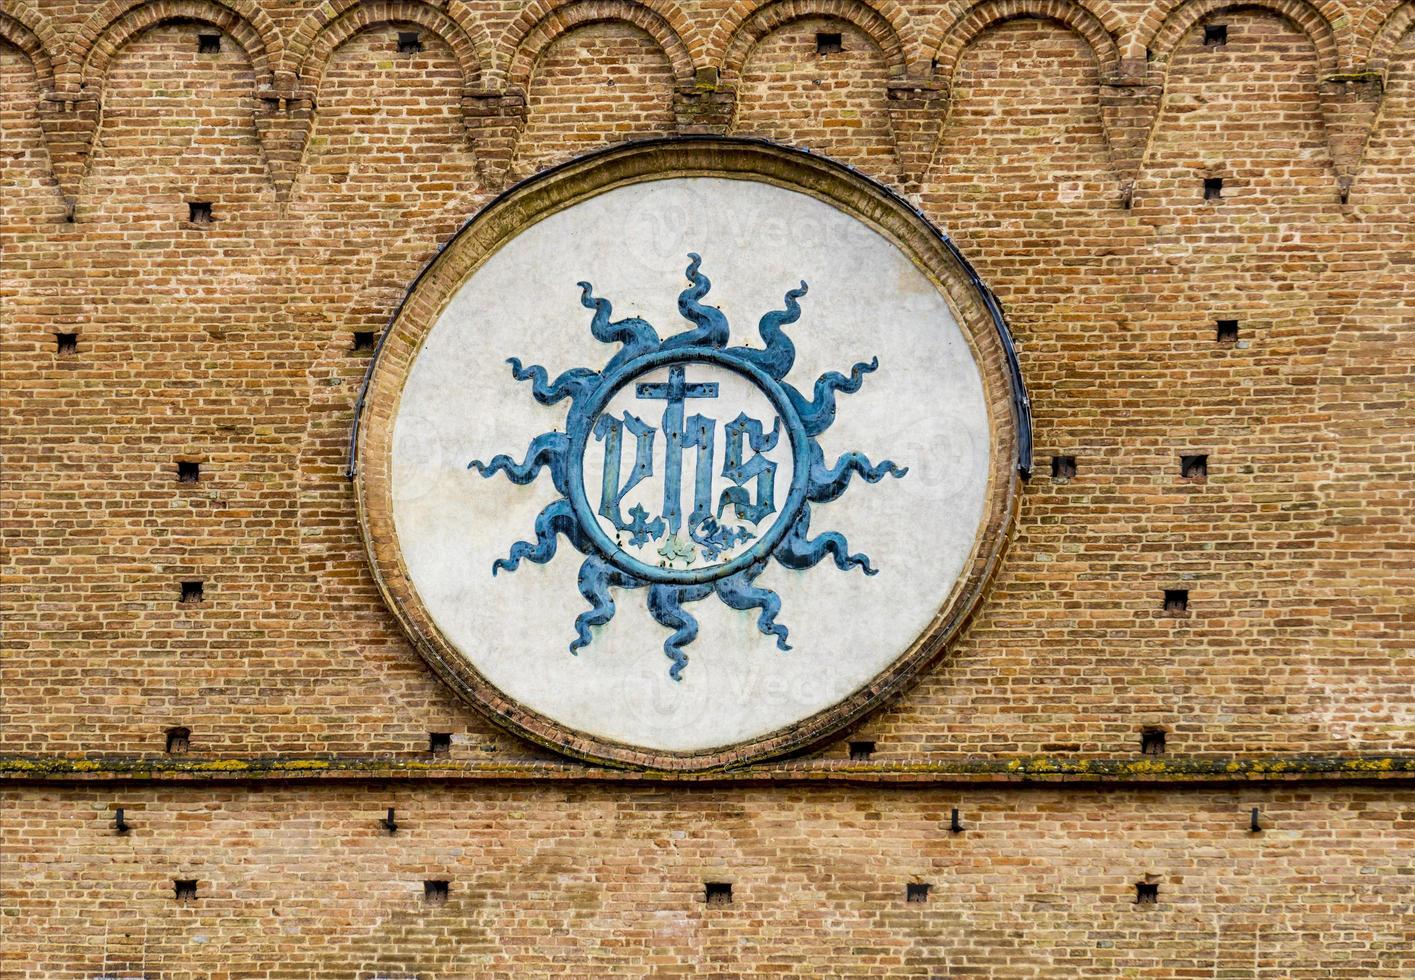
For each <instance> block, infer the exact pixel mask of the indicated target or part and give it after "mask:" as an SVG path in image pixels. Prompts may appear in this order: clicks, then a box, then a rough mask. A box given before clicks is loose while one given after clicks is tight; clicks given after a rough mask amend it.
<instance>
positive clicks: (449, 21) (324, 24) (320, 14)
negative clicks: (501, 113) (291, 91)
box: [279, 0, 495, 91]
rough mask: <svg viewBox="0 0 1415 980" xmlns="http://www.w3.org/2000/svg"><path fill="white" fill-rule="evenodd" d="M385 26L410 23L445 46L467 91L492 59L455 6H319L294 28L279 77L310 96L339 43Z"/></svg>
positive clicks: (402, 2) (387, 0)
mask: <svg viewBox="0 0 1415 980" xmlns="http://www.w3.org/2000/svg"><path fill="white" fill-rule="evenodd" d="M389 23H401V24H416V25H418V26H420V27H425V28H427V29H428V30H429V31H432V32H433V33H434V34H436V35H437V36H438V37H440V38H442V40H444V41H446V42H447V44H448V46H449V47H450V48H451V49H452V51H453V53H454V54H455V55H456V56H457V63H458V64H459V65H461V67H462V75H463V78H464V80H465V83H466V85H467V86H468V87H472V86H475V85H477V84H479V83H480V82H481V80H482V74H483V72H484V71H486V70H487V69H488V68H489V67H490V65H491V64H492V62H493V60H494V57H495V54H494V49H493V48H492V44H491V37H490V35H488V34H487V33H486V31H485V29H484V28H483V27H482V26H481V24H480V23H479V22H478V21H477V20H476V19H475V18H474V17H472V16H471V15H470V13H469V12H468V11H467V9H466V8H465V6H464V5H462V4H460V3H451V4H447V5H446V7H445V8H443V9H439V8H438V7H435V6H433V5H432V4H430V3H426V2H423V0H375V2H372V3H365V2H361V0H340V2H338V3H326V4H324V5H323V6H321V7H319V8H318V9H316V10H315V11H314V12H313V13H312V14H310V15H309V16H308V17H306V18H305V20H304V21H303V22H301V24H300V26H299V27H298V28H296V29H295V32H294V35H293V37H292V38H291V41H290V47H289V50H288V51H287V53H286V56H285V59H284V61H283V63H282V65H281V66H280V68H279V73H280V74H281V75H282V76H283V75H288V76H290V77H293V78H297V79H298V80H299V82H300V84H302V85H305V86H307V87H308V88H309V89H310V90H311V91H313V90H315V89H317V88H318V87H319V80H320V78H321V77H322V76H323V73H324V66H325V64H326V63H327V62H328V60H329V58H330V56H331V55H332V54H333V52H334V51H335V49H337V48H338V47H339V45H340V44H342V43H343V42H344V41H345V40H347V39H348V38H350V37H352V36H353V35H354V34H357V33H358V32H359V31H362V30H365V29H367V28H369V27H372V26H374V25H376V24H389Z"/></svg>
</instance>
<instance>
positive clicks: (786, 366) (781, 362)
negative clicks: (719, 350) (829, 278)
mask: <svg viewBox="0 0 1415 980" xmlns="http://www.w3.org/2000/svg"><path fill="white" fill-rule="evenodd" d="M807 289H808V287H807V286H806V282H805V280H804V279H803V280H802V281H801V288H800V289H793V290H791V291H790V292H788V293H787V294H786V309H784V310H773V311H772V312H770V313H767V314H765V315H764V316H763V317H762V318H761V320H760V322H758V324H757V332H758V333H759V334H761V338H762V342H763V343H764V344H765V345H766V349H765V350H752V348H750V347H734V348H732V353H733V354H735V355H736V356H737V357H739V358H741V359H742V360H744V361H746V362H747V363H749V364H754V365H756V366H757V367H759V368H761V369H762V370H763V371H765V372H766V373H767V374H769V375H770V376H771V377H773V378H774V379H776V380H777V381H780V380H781V379H782V378H785V377H786V374H787V372H789V371H790V370H791V365H793V364H795V363H796V345H795V344H793V343H792V342H791V338H790V337H788V336H786V331H784V330H782V329H781V328H782V327H783V326H785V325H786V324H788V323H795V322H796V321H797V320H799V319H801V304H800V303H798V302H796V301H797V300H798V299H800V298H801V297H802V296H805V295H806V290H807Z"/></svg>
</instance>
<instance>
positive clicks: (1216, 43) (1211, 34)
mask: <svg viewBox="0 0 1415 980" xmlns="http://www.w3.org/2000/svg"><path fill="white" fill-rule="evenodd" d="M1227 43H1228V25H1227V24H1205V25H1204V47H1206V48H1221V47H1223V46H1224V45H1225V44H1227Z"/></svg>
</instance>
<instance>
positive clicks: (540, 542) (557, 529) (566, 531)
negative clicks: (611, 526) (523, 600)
mask: <svg viewBox="0 0 1415 980" xmlns="http://www.w3.org/2000/svg"><path fill="white" fill-rule="evenodd" d="M535 529H536V540H535V542H534V543H532V542H530V541H517V542H516V543H515V544H513V545H512V546H511V553H510V554H509V555H508V556H507V557H505V558H498V559H496V561H494V562H492V563H491V574H492V576H493V577H494V576H495V575H496V573H497V572H499V571H501V569H503V568H504V569H506V571H508V572H514V571H515V570H516V569H517V568H519V567H520V565H521V559H523V558H524V559H525V560H526V561H529V562H533V563H534V564H537V565H544V564H545V563H546V562H548V561H550V559H552V558H554V557H555V551H556V535H559V534H563V535H565V538H566V540H568V541H569V542H570V543H571V544H572V545H574V546H575V549H576V550H577V551H579V552H580V554H582V555H585V554H589V550H590V548H591V547H593V546H592V545H591V544H590V540H589V538H588V536H586V534H585V532H584V531H583V530H581V529H580V522H579V521H578V520H576V519H575V511H574V510H573V509H572V508H571V506H570V501H568V500H566V499H565V498H564V497H562V498H560V499H559V500H556V501H554V502H553V503H551V504H550V505H549V506H547V507H546V508H545V510H543V511H541V512H540V513H539V514H537V515H536V528H535Z"/></svg>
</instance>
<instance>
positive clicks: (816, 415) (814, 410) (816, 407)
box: [784, 357, 879, 436]
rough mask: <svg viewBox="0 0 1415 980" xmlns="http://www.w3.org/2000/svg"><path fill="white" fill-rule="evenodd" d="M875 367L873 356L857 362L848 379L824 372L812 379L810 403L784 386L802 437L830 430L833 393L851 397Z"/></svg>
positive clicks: (876, 358) (876, 359) (833, 419)
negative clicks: (867, 360)
mask: <svg viewBox="0 0 1415 980" xmlns="http://www.w3.org/2000/svg"><path fill="white" fill-rule="evenodd" d="M878 367H879V358H878V357H874V358H871V359H870V361H869V363H868V364H866V363H865V362H864V361H861V362H859V363H858V364H856V365H855V366H854V367H852V368H851V369H850V377H848V378H847V377H845V375H843V374H841V373H840V372H839V371H827V372H826V373H825V374H822V375H821V376H820V377H819V378H818V379H816V387H815V391H814V393H813V398H812V400H811V401H806V399H805V396H803V395H802V394H801V393H800V392H799V391H797V390H796V389H795V388H793V387H791V386H790V385H787V386H785V389H784V390H785V391H786V397H788V398H790V399H791V404H792V405H793V406H794V407H795V409H796V413H797V414H798V415H800V417H801V422H802V424H803V425H804V426H805V427H806V434H807V435H812V436H818V435H820V434H821V433H822V432H824V431H825V430H826V429H828V428H830V425H831V423H832V422H834V421H835V393H836V392H837V391H838V392H840V393H841V394H842V395H853V394H854V393H855V392H857V391H859V390H860V386H861V385H863V384H864V383H865V375H867V374H869V373H871V372H872V371H874V370H875V369H877V368H878Z"/></svg>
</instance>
